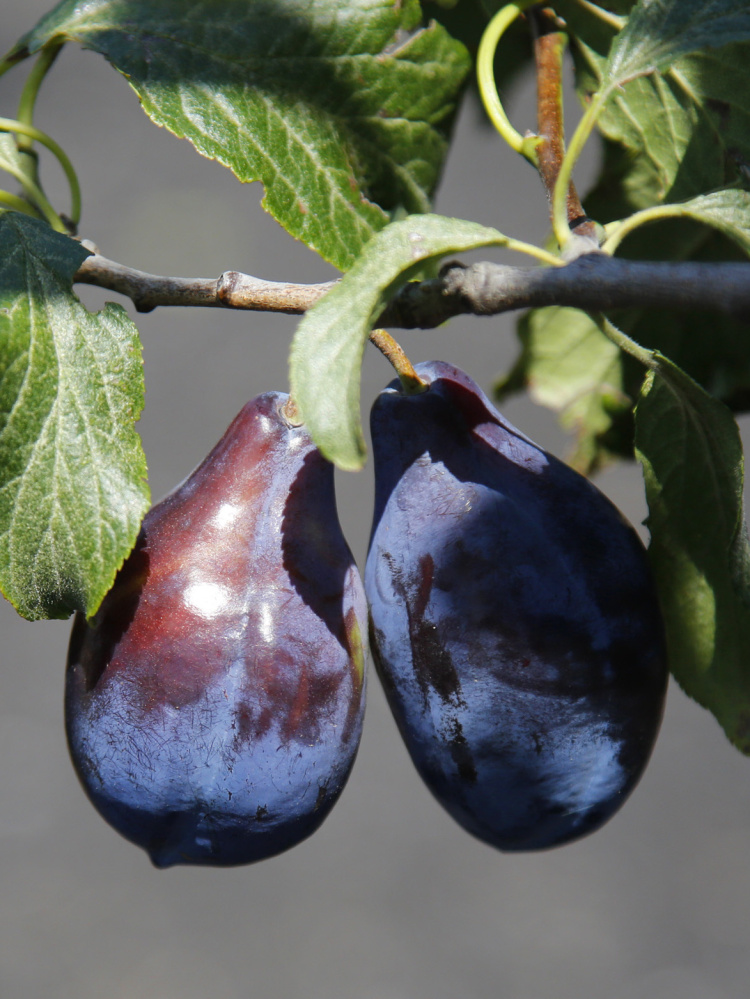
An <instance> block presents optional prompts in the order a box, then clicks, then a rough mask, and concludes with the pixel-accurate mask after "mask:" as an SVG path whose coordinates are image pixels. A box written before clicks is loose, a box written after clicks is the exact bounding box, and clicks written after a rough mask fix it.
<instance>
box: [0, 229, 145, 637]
mask: <svg viewBox="0 0 750 999" xmlns="http://www.w3.org/2000/svg"><path fill="white" fill-rule="evenodd" d="M0 247H2V253H0V589H2V591H3V593H4V594H5V596H6V597H7V598H8V599H9V600H10V601H11V603H13V605H14V606H15V607H16V609H17V610H18V612H19V613H20V614H22V615H23V616H24V617H27V618H30V619H32V620H33V619H39V618H45V617H67V616H68V615H69V614H71V613H72V612H73V611H74V610H82V611H84V613H86V614H87V615H89V616H90V615H91V614H93V613H94V612H95V611H96V609H97V607H98V606H99V603H100V602H101V600H102V598H103V597H104V595H105V593H106V592H107V590H109V588H110V587H111V586H112V583H113V581H114V577H115V573H116V571H117V569H118V568H119V567H120V566H121V565H122V562H123V560H124V559H125V557H126V556H127V554H128V553H129V552H130V550H131V549H132V547H133V544H134V543H135V539H136V536H137V534H138V529H139V527H140V523H141V519H142V517H143V515H144V513H145V512H146V510H147V509H148V501H149V496H148V487H147V485H146V482H145V475H146V462H145V458H144V456H143V451H142V449H141V445H140V440H139V438H138V435H137V434H136V431H135V428H134V422H135V420H136V419H137V418H138V416H139V415H140V412H141V409H142V407H143V372H142V365H141V356H140V344H139V340H138V332H137V330H136V329H135V327H134V326H133V324H132V323H131V322H130V320H129V319H128V317H127V316H126V314H125V313H124V311H123V310H122V309H121V308H119V306H114V305H107V306H106V308H105V309H104V310H103V311H102V312H100V313H97V314H96V315H92V314H91V313H90V312H88V311H87V310H86V309H85V308H84V307H83V306H82V305H81V303H80V302H79V301H78V299H77V298H76V296H75V295H74V294H73V293H72V291H71V282H72V278H73V275H74V273H75V271H76V270H77V269H78V266H79V265H80V263H81V261H82V260H83V259H84V258H85V257H86V256H87V251H86V250H84V249H83V248H82V247H81V246H80V244H78V243H76V242H75V241H74V240H72V239H69V238H68V237H66V236H61V235H58V234H57V233H55V232H53V231H52V230H51V229H50V228H49V226H47V225H45V224H44V223H42V222H37V221H36V220H34V219H30V218H26V217H25V216H22V215H19V214H17V213H12V212H5V213H3V215H2V216H0Z"/></svg>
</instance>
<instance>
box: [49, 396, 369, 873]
mask: <svg viewBox="0 0 750 999" xmlns="http://www.w3.org/2000/svg"><path fill="white" fill-rule="evenodd" d="M287 398H288V397H287V396H286V395H283V394H282V393H267V394H266V395H263V396H260V397H259V398H258V399H255V400H253V401H252V402H250V403H248V404H247V405H246V406H245V407H244V409H243V410H242V412H241V413H240V414H239V415H238V416H237V418H236V419H235V420H234V421H233V423H232V425H231V426H230V427H229V429H228V430H227V432H226V434H225V435H224V437H223V438H222V440H221V441H220V442H219V444H218V445H217V446H216V447H215V448H214V450H213V451H212V452H211V454H210V455H209V456H208V457H207V458H206V459H205V460H204V462H203V463H202V464H201V465H200V466H199V467H198V468H197V469H196V471H195V472H194V473H193V474H192V475H191V476H190V477H189V478H188V479H187V480H186V481H185V482H184V483H183V484H182V485H181V486H179V487H178V488H177V489H176V490H175V491H174V492H173V493H171V494H170V495H169V496H167V497H166V499H164V500H163V501H162V502H161V503H159V504H158V505H157V506H155V507H153V508H152V510H151V511H150V512H149V513H148V515H147V516H146V518H145V520H144V522H143V526H142V529H141V532H140V535H139V538H138V542H137V544H136V547H135V549H134V551H133V553H132V554H131V555H130V557H129V558H128V559H127V561H126V563H125V565H124V566H123V568H122V569H121V570H120V573H119V574H118V576H117V579H116V582H115V584H114V586H113V588H112V590H111V591H110V593H109V594H108V595H107V597H106V598H105V600H104V602H103V604H102V606H101V608H100V609H99V611H98V612H97V614H96V615H95V616H94V618H93V620H92V622H91V623H90V624H87V623H86V621H85V620H84V618H83V616H82V615H78V616H77V619H76V621H75V624H74V627H73V633H72V636H71V643H70V651H69V656H68V668H67V672H66V698H65V709H66V730H67V735H68V744H69V748H70V753H71V757H72V759H73V763H74V766H75V768H76V771H77V773H78V776H79V778H80V779H81V782H82V784H83V786H84V789H85V790H86V792H87V794H88V796H89V797H90V799H91V800H92V802H93V803H94V805H95V807H96V808H97V809H98V811H99V812H100V813H101V814H102V816H103V817H104V818H105V819H106V820H107V821H108V822H109V823H110V824H111V825H113V826H114V827H115V828H116V829H118V831H119V832H121V833H122V834H123V835H124V836H125V837H126V838H127V839H129V840H131V841H132V842H134V843H136V844H138V845H140V846H142V847H144V848H145V849H146V850H147V851H148V853H149V855H150V857H151V859H152V861H153V862H154V864H155V865H156V866H157V867H167V866H170V865H172V864H177V863H186V864H211V865H221V866H226V865H235V864H244V863H251V862H254V861H257V860H261V859H263V858H265V857H269V856H273V855H274V854H277V853H280V852H281V851H283V850H286V849H288V848H289V847H291V846H293V845H295V844H296V843H298V842H300V840H302V839H304V838H306V837H307V836H309V835H310V834H311V833H312V832H314V831H315V830H316V829H317V828H318V827H319V826H320V824H321V823H322V821H323V820H324V818H325V817H326V815H327V814H328V813H329V812H330V809H331V808H332V806H333V804H334V803H335V801H336V800H337V798H338V796H339V794H340V793H341V790H342V788H343V786H344V784H345V782H346V780H347V777H348V775H349V772H350V770H351V767H352V764H353V762H354V758H355V755H356V752H357V747H358V745H359V739H360V735H361V729H362V719H363V711H364V688H365V674H364V665H365V657H366V647H365V644H364V640H365V636H366V604H365V599H364V592H363V589H362V584H361V581H360V579H359V574H358V572H357V569H356V566H355V565H354V562H353V559H352V556H351V553H350V551H349V548H348V546H347V544H346V541H345V540H344V538H343V535H342V533H341V529H340V526H339V523H338V518H337V515H336V509H335V498H334V493H333V469H332V466H331V465H330V464H329V463H328V462H327V461H325V460H324V459H323V458H322V457H321V455H320V453H319V452H318V451H317V449H316V448H315V446H314V445H313V443H312V441H311V439H310V437H309V435H308V433H307V431H306V430H305V428H304V427H299V426H293V425H291V424H289V423H288V421H287V420H286V419H285V418H284V416H283V406H284V404H285V402H286V400H287Z"/></svg>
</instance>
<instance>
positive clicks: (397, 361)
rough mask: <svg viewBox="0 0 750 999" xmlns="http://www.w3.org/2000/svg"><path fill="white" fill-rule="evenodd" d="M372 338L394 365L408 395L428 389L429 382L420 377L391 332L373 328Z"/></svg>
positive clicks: (402, 386)
mask: <svg viewBox="0 0 750 999" xmlns="http://www.w3.org/2000/svg"><path fill="white" fill-rule="evenodd" d="M370 340H371V341H372V342H373V343H374V344H375V346H376V347H377V348H378V350H379V351H380V353H381V354H383V355H384V357H386V358H387V359H388V361H390V363H391V364H392V365H393V368H394V370H395V372H396V374H397V375H398V379H399V381H400V382H401V388H402V389H403V390H404V392H405V393H406V395H416V394H417V393H419V392H425V391H426V390H427V388H428V383H427V382H426V381H424V379H422V378H420V377H419V375H418V374H417V372H416V371H415V370H414V365H413V364H412V363H411V361H410V360H409V358H408V357H407V356H406V354H405V352H404V349H403V347H402V346H401V344H400V343H398V342H397V341H396V340H394V339H393V337H392V336H391V335H390V333H386V331H385V330H373V331H372V333H371V334H370Z"/></svg>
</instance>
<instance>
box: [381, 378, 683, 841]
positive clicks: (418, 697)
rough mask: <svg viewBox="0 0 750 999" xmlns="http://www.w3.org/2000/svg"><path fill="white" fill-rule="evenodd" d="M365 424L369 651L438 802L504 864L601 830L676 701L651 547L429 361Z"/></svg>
mask: <svg viewBox="0 0 750 999" xmlns="http://www.w3.org/2000/svg"><path fill="white" fill-rule="evenodd" d="M416 371H417V374H418V375H419V376H420V377H421V378H422V379H423V380H424V381H426V382H428V383H429V388H428V390H427V391H423V392H421V393H417V394H410V393H405V392H404V391H403V390H402V388H401V387H400V385H399V383H398V382H397V381H394V382H392V383H391V384H390V385H389V386H388V387H387V388H386V389H384V390H383V392H381V393H380V395H379V397H378V398H377V399H376V401H375V404H374V406H373V409H372V416H371V428H372V439H373V451H374V460H375V477H376V497H375V513H374V519H373V528H372V534H371V539H370V548H369V553H368V557H367V563H366V567H365V590H366V593H367V598H368V602H369V606H370V620H371V634H370V645H371V648H372V652H373V657H374V659H375V664H376V666H377V669H378V673H379V675H380V678H381V680H382V683H383V686H384V688H385V692H386V695H387V697H388V701H389V703H390V706H391V709H392V711H393V714H394V716H395V719H396V722H397V724H398V727H399V729H400V731H401V735H402V736H403V739H404V742H405V743H406V747H407V749H408V751H409V754H410V755H411V758H412V760H413V762H414V764H415V766H416V768H417V770H418V771H419V773H420V774H421V776H422V777H423V779H424V780H425V782H426V784H427V786H428V787H429V788H430V790H431V791H432V792H433V794H434V795H435V797H436V798H437V800H438V801H439V802H440V803H441V804H442V805H443V806H444V807H445V808H446V809H447V811H448V812H449V813H450V814H451V815H452V816H453V817H454V818H455V819H456V820H457V821H458V822H459V823H460V824H461V825H462V826H463V827H464V828H465V829H467V830H468V831H469V832H470V833H472V834H473V835H475V836H477V837H478V838H479V839H481V840H483V841H485V842H487V843H489V844H491V845H492V846H495V847H497V848H499V849H501V850H510V851H516V850H539V849H545V848H548V847H553V846H557V845H560V844H562V843H566V842H569V841H572V840H575V839H578V838H579V837H581V836H584V835H586V834H588V833H590V832H592V831H594V830H595V829H598V828H599V827H600V826H602V825H603V824H604V823H605V822H606V821H607V820H608V819H609V818H610V817H611V816H612V815H613V814H614V813H615V812H616V811H617V810H618V809H619V808H620V807H621V805H622V804H623V803H624V801H625V800H626V798H627V797H628V795H629V794H630V793H631V791H632V790H633V788H634V787H635V785H636V783H637V782H638V780H639V778H640V777H641V775H642V773H643V771H644V768H645V766H646V763H647V762H648V759H649V757H650V755H651V751H652V748H653V746H654V742H655V740H656V736H657V733H658V730H659V726H660V723H661V718H662V714H663V708H664V699H665V694H666V686H667V666H666V653H665V647H664V635H663V624H662V620H661V616H660V612H659V607H658V602H657V597H656V592H655V589H654V585H653V582H652V579H651V574H650V570H649V565H648V560H647V556H646V553H645V550H644V548H643V545H642V543H641V541H640V539H639V538H638V536H637V534H636V533H635V531H634V530H633V529H632V527H630V525H628V524H627V523H626V522H625V520H624V519H623V517H622V516H621V514H620V513H619V511H618V510H617V509H616V508H615V507H614V506H613V505H612V503H611V502H610V501H609V500H608V499H607V498H606V497H605V496H604V495H603V494H602V493H601V492H600V491H599V490H598V489H597V488H596V487H595V486H594V485H593V484H592V483H591V482H589V481H588V480H587V479H586V478H584V477H583V476H581V475H579V474H578V473H577V472H575V471H573V470H572V469H571V468H569V467H568V466H567V465H565V464H563V463H562V462H560V461H558V460H557V459H556V458H554V457H553V456H551V455H549V454H547V453H546V452H545V451H544V450H543V449H541V448H540V447H538V446H537V445H536V444H534V443H533V442H532V441H530V440H529V439H528V438H527V437H525V436H524V435H523V434H521V433H520V432H519V431H518V430H516V429H515V427H513V426H511V425H510V424H509V423H508V422H507V421H506V420H504V419H503V417H502V416H501V415H500V414H499V413H498V412H497V410H496V409H495V408H494V406H493V405H492V403H491V402H490V401H489V399H488V398H487V397H486V396H485V395H484V393H483V392H482V391H481V389H480V388H479V387H478V386H477V385H476V384H475V383H474V382H473V381H472V380H471V379H470V378H469V377H468V376H467V375H466V374H464V373H463V372H461V371H459V370H458V369H457V368H454V367H452V366H451V365H449V364H445V363H443V362H430V363H426V364H419V365H417V366H416Z"/></svg>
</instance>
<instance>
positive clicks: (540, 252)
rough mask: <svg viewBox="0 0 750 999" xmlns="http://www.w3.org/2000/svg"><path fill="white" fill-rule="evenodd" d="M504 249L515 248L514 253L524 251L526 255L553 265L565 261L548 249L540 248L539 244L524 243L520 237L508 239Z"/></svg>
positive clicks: (558, 265) (560, 265)
mask: <svg viewBox="0 0 750 999" xmlns="http://www.w3.org/2000/svg"><path fill="white" fill-rule="evenodd" d="M505 246H506V249H508V250H515V251H516V253H525V254H526V256H527V257H534V258H535V259H536V260H541V262H542V263H543V264H551V265H552V266H553V267H562V266H563V264H564V263H565V261H564V260H562V259H561V258H560V257H557V256H555V254H554V253H550V252H549V250H544V249H542V247H541V246H534V244H533V243H524V242H523V240H520V239H509V240H508V242H507V243H506V244H505Z"/></svg>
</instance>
